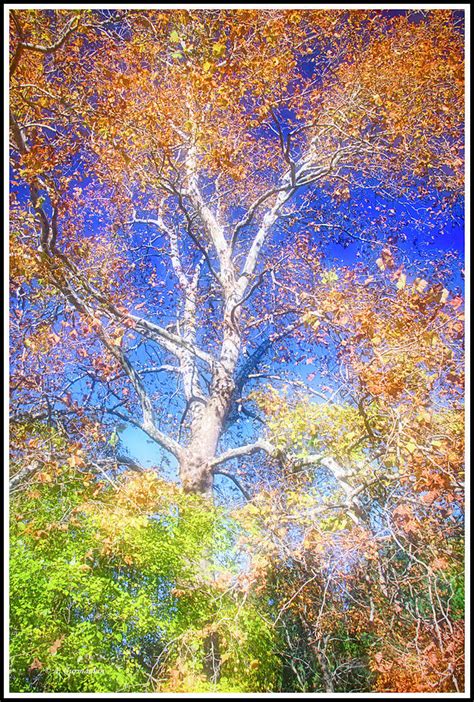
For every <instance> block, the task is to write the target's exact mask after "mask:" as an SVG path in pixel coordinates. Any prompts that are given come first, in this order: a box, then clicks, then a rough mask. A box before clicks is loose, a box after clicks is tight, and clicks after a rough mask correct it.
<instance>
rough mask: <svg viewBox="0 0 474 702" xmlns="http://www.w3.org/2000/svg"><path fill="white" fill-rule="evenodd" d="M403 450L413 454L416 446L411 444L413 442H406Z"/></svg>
mask: <svg viewBox="0 0 474 702" xmlns="http://www.w3.org/2000/svg"><path fill="white" fill-rule="evenodd" d="M405 448H406V450H407V451H408V452H409V453H414V451H415V450H416V448H417V446H416V444H414V443H413V441H407V443H406V444H405Z"/></svg>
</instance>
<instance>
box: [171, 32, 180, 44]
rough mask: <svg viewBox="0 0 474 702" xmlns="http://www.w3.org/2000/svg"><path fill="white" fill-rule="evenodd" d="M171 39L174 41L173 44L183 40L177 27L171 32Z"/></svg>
mask: <svg viewBox="0 0 474 702" xmlns="http://www.w3.org/2000/svg"><path fill="white" fill-rule="evenodd" d="M170 41H172V42H173V44H178V43H179V42H180V41H181V39H180V36H179V34H178V32H177V31H176V29H173V31H172V32H171V34H170Z"/></svg>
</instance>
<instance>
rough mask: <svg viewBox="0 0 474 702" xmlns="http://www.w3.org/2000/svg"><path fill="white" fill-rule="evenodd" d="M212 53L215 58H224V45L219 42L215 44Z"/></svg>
mask: <svg viewBox="0 0 474 702" xmlns="http://www.w3.org/2000/svg"><path fill="white" fill-rule="evenodd" d="M212 53H213V54H214V56H219V57H220V56H223V55H224V54H225V46H224V44H220V43H219V42H217V43H216V44H214V45H213V47H212Z"/></svg>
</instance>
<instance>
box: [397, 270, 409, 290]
mask: <svg viewBox="0 0 474 702" xmlns="http://www.w3.org/2000/svg"><path fill="white" fill-rule="evenodd" d="M406 282H407V277H406V275H405V273H401V274H400V277H399V279H398V282H397V288H398V289H399V290H403V288H404V287H405V285H406Z"/></svg>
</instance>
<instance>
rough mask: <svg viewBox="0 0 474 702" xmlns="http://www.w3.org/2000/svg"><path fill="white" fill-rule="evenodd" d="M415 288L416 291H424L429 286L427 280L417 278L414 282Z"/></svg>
mask: <svg viewBox="0 0 474 702" xmlns="http://www.w3.org/2000/svg"><path fill="white" fill-rule="evenodd" d="M414 286H415V290H416V292H419V293H421V292H423V290H426V288H427V287H428V282H427V281H426V280H423V278H416V279H415V282H414Z"/></svg>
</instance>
